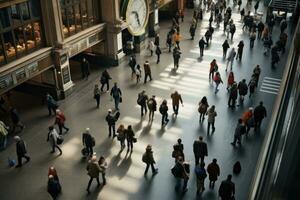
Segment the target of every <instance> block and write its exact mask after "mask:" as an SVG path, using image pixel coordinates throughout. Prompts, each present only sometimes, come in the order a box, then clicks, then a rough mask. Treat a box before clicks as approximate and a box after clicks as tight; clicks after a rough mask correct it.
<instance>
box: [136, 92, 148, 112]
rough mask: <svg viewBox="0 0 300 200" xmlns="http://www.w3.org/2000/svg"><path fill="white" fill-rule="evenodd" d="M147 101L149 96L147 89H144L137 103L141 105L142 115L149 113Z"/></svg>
mask: <svg viewBox="0 0 300 200" xmlns="http://www.w3.org/2000/svg"><path fill="white" fill-rule="evenodd" d="M147 101H148V96H147V94H146V91H145V90H143V91H142V92H141V93H139V94H138V99H137V104H138V105H139V106H141V116H144V112H145V114H146V113H147Z"/></svg>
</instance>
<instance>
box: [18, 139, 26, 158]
mask: <svg viewBox="0 0 300 200" xmlns="http://www.w3.org/2000/svg"><path fill="white" fill-rule="evenodd" d="M16 149H17V155H18V156H24V155H25V154H26V153H27V150H26V144H25V142H24V141H23V140H20V141H17V143H16Z"/></svg>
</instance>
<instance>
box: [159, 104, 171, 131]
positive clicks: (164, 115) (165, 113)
mask: <svg viewBox="0 0 300 200" xmlns="http://www.w3.org/2000/svg"><path fill="white" fill-rule="evenodd" d="M168 109H169V108H168V105H167V100H165V99H164V100H163V102H162V103H161V105H160V106H159V112H160V114H161V116H162V117H161V126H162V127H163V126H166V125H167V124H168V122H169V119H168Z"/></svg>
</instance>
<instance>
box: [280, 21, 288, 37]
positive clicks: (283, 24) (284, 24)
mask: <svg viewBox="0 0 300 200" xmlns="http://www.w3.org/2000/svg"><path fill="white" fill-rule="evenodd" d="M279 26H280V34H282V33H283V32H284V31H285V29H286V28H287V23H286V20H285V19H283V20H281V22H280V24H279Z"/></svg>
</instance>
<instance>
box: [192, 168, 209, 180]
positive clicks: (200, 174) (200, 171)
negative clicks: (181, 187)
mask: <svg viewBox="0 0 300 200" xmlns="http://www.w3.org/2000/svg"><path fill="white" fill-rule="evenodd" d="M195 174H196V177H197V179H198V180H205V178H206V177H207V174H206V170H205V168H201V167H199V166H196V167H195Z"/></svg>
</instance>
